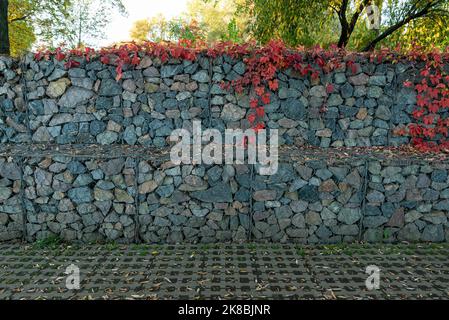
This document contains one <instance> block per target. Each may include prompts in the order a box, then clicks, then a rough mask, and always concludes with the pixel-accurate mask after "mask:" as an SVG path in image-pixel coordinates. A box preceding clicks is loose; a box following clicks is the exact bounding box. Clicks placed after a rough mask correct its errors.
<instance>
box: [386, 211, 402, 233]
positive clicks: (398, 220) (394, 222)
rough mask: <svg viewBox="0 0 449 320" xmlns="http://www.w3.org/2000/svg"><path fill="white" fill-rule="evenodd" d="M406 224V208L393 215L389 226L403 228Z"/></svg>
mask: <svg viewBox="0 0 449 320" xmlns="http://www.w3.org/2000/svg"><path fill="white" fill-rule="evenodd" d="M404 224H405V215H404V208H399V209H397V210H396V211H395V212H394V213H393V215H392V216H391V218H390V220H389V221H388V224H387V225H388V226H389V227H398V228H402V227H403V226H404Z"/></svg>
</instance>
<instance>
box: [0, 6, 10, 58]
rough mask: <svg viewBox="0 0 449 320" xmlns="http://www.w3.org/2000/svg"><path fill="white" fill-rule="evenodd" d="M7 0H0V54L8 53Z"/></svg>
mask: <svg viewBox="0 0 449 320" xmlns="http://www.w3.org/2000/svg"><path fill="white" fill-rule="evenodd" d="M8 6H9V3H8V0H0V54H6V55H9V54H10V52H11V49H10V45H9V28H8V27H9V24H8Z"/></svg>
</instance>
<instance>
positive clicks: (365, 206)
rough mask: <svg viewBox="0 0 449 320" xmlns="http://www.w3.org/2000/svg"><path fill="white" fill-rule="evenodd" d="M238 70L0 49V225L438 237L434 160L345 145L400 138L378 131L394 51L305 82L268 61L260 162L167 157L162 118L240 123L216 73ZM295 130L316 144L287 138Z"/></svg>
mask: <svg viewBox="0 0 449 320" xmlns="http://www.w3.org/2000/svg"><path fill="white" fill-rule="evenodd" d="M244 70H245V65H244V64H243V63H242V62H240V61H233V60H231V59H229V58H228V57H219V58H217V59H208V58H201V57H200V58H199V59H198V61H197V62H194V63H192V62H187V61H175V60H171V61H169V63H168V64H164V65H162V64H161V63H160V62H159V61H158V60H157V59H154V60H152V59H150V58H146V59H144V60H143V61H142V63H141V65H140V66H139V67H138V68H137V69H136V70H128V71H125V73H124V79H123V80H120V81H119V82H117V81H115V79H114V78H115V71H114V68H113V67H108V66H104V65H103V64H101V63H100V62H99V61H92V62H89V63H83V64H82V65H81V66H80V67H79V68H75V69H71V70H65V69H64V67H63V65H62V64H61V63H58V62H55V61H42V62H39V63H37V62H34V61H32V59H31V57H27V58H26V59H24V60H23V61H21V62H18V61H15V60H12V59H8V58H4V57H1V58H0V106H1V108H0V141H1V143H2V144H1V145H0V151H1V152H0V241H8V240H17V239H26V240H27V241H36V240H38V239H45V238H47V237H49V236H53V235H57V236H59V237H61V238H63V239H65V240H67V241H80V242H85V243H89V242H93V241H116V242H122V243H131V242H145V243H180V242H187V243H197V242H201V243H210V242H228V241H229V242H230V241H235V242H241V241H258V242H281V243H285V242H297V243H309V244H314V243H341V242H354V241H370V242H397V241H413V242H415V241H431V242H443V241H448V240H449V223H448V217H449V178H448V168H447V166H448V165H449V161H447V160H446V159H445V158H444V159H443V158H442V159H438V160H434V159H432V158H427V157H426V156H421V157H412V156H411V155H409V154H400V155H397V154H391V152H388V151H382V150H371V151H370V150H369V149H368V150H367V151H366V150H365V151H360V149H358V148H354V147H366V146H381V147H382V146H397V145H401V144H405V143H408V140H407V138H404V137H396V136H394V134H393V130H394V129H395V128H396V127H397V126H398V125H401V124H407V123H409V122H410V115H411V112H412V110H413V108H414V104H415V103H416V96H415V94H414V92H413V91H412V90H410V89H407V88H404V87H403V86H402V83H403V81H404V80H405V79H409V78H410V73H409V71H408V70H410V68H409V67H408V66H406V65H401V64H397V65H388V64H378V65H376V64H368V63H367V64H363V65H358V68H357V72H356V73H355V74H353V73H352V71H346V70H344V69H341V70H337V71H335V72H333V73H332V74H330V75H325V76H323V77H321V80H320V81H319V82H316V83H311V82H310V81H309V80H305V79H303V78H302V77H300V76H296V75H295V74H294V73H293V72H290V71H286V72H282V73H280V74H279V79H280V80H281V81H280V90H279V92H277V93H276V94H273V96H272V103H271V104H270V105H269V106H267V107H266V112H267V118H266V123H267V124H268V127H270V128H274V129H279V130H280V135H281V144H282V145H283V147H282V148H281V151H280V153H281V158H280V167H279V171H278V173H277V174H276V175H273V176H260V175H258V173H257V170H256V169H255V168H254V166H252V165H223V166H207V165H195V166H193V165H181V166H173V164H171V162H170V161H169V157H168V152H169V144H168V139H167V138H168V136H169V135H170V134H171V132H172V130H174V129H177V128H187V129H189V128H191V126H192V121H193V120H201V121H202V124H203V127H204V128H217V129H220V130H221V131H224V130H225V129H226V128H247V127H248V123H247V121H246V120H245V119H246V115H247V112H248V110H249V109H250V107H249V97H248V95H246V94H244V95H235V94H234V93H230V92H227V91H223V90H222V89H221V87H220V82H221V81H222V80H233V79H236V78H237V77H239V76H241V75H242V74H243V73H244ZM328 82H333V83H334V84H335V87H336V89H337V91H338V93H334V94H331V95H330V96H329V97H327V94H326V89H325V84H326V83H328ZM325 99H327V103H326V104H327V110H325V111H323V110H322V105H323V102H324V100H325ZM310 145H312V146H317V147H320V148H318V149H313V150H310V149H307V148H306V149H303V148H301V147H300V146H310ZM334 147H346V149H345V152H344V153H343V152H342V151H341V150H340V151H339V150H336V151H335V149H334Z"/></svg>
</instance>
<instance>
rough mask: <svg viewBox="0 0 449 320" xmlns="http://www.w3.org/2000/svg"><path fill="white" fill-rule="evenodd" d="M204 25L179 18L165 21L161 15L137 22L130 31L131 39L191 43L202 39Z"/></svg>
mask: <svg viewBox="0 0 449 320" xmlns="http://www.w3.org/2000/svg"><path fill="white" fill-rule="evenodd" d="M203 30H204V25H199V24H198V23H197V21H196V20H192V19H188V18H184V17H179V18H174V19H171V20H166V19H165V17H164V16H163V15H161V14H159V15H157V16H155V17H152V18H150V19H143V20H137V21H135V22H134V24H133V27H132V28H131V30H130V36H131V39H133V40H137V41H147V40H150V41H154V42H160V41H178V40H180V39H188V40H191V41H196V40H203V39H204V32H203Z"/></svg>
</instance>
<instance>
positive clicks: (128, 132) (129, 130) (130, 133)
mask: <svg viewBox="0 0 449 320" xmlns="http://www.w3.org/2000/svg"><path fill="white" fill-rule="evenodd" d="M123 140H125V142H126V143H127V144H129V145H132V146H133V145H135V144H136V143H137V134H136V130H135V129H134V127H133V126H129V127H126V129H125V132H123Z"/></svg>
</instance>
